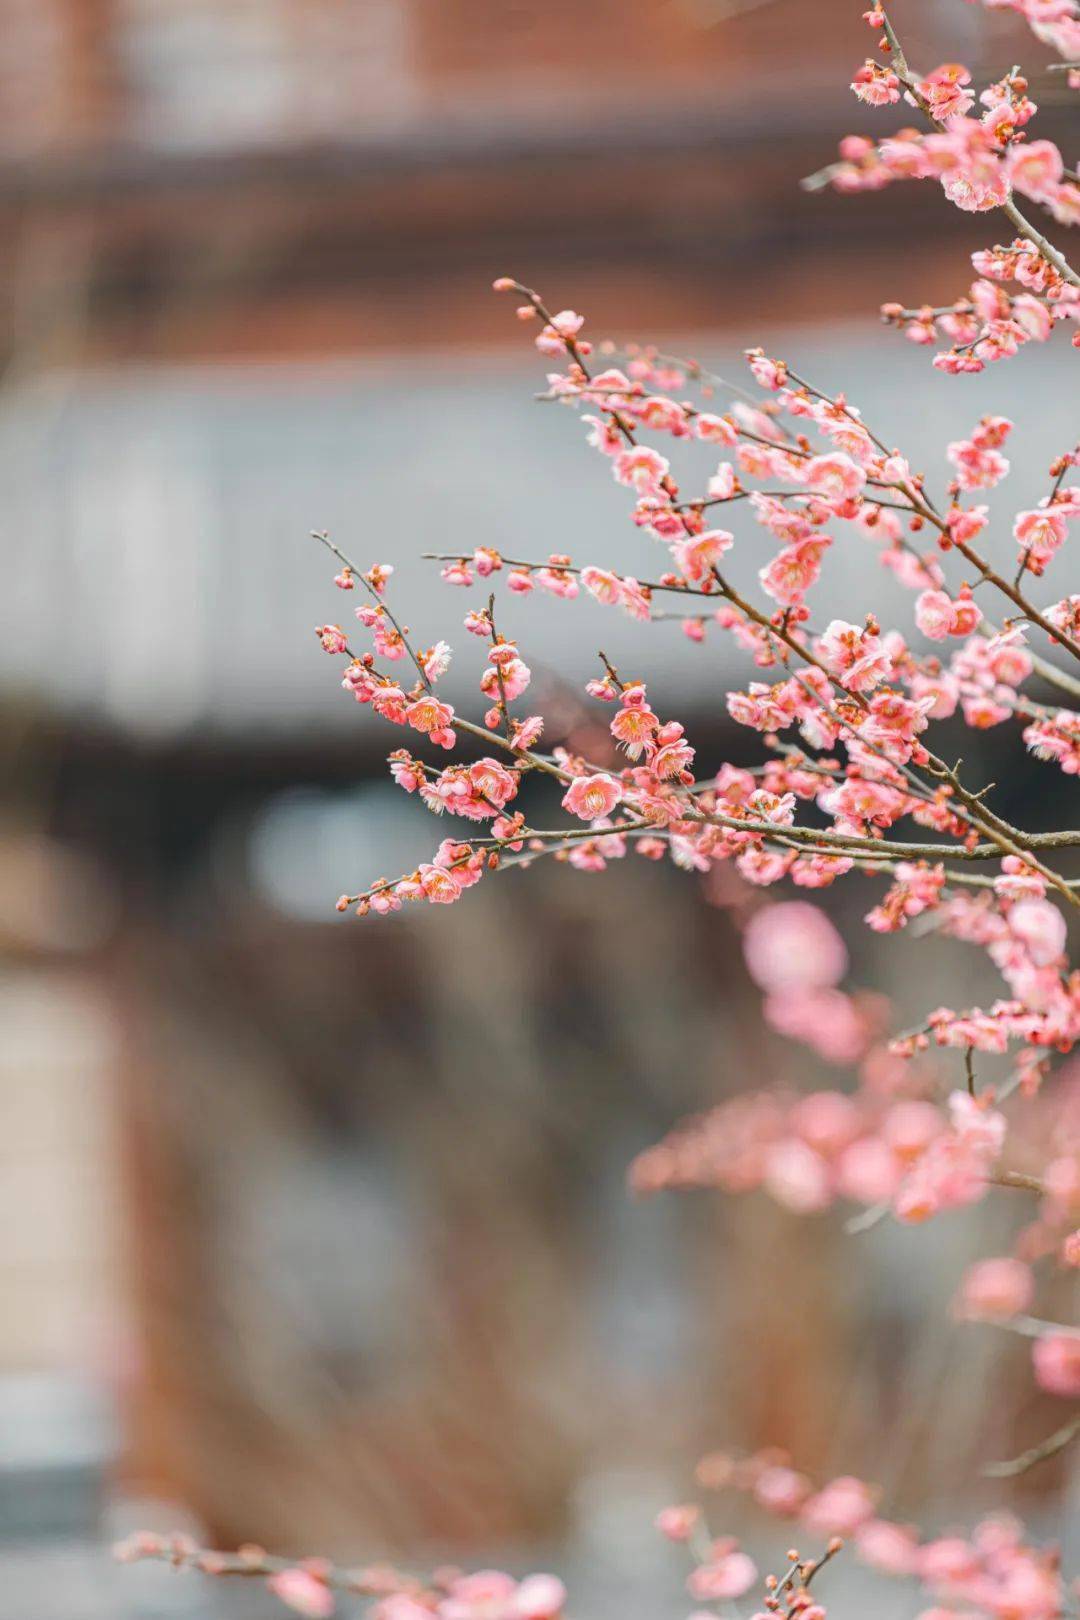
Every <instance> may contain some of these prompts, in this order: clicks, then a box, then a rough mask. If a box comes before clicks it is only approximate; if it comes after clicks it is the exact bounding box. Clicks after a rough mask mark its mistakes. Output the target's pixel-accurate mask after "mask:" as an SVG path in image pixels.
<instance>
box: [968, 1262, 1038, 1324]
mask: <svg viewBox="0 0 1080 1620" xmlns="http://www.w3.org/2000/svg"><path fill="white" fill-rule="evenodd" d="M1034 1293H1035V1281H1034V1278H1033V1277H1032V1274H1031V1267H1030V1266H1026V1265H1025V1264H1024V1262H1023V1261H1022V1260H1010V1259H1007V1258H1002V1259H993V1260H979V1261H976V1263H975V1264H974V1265H973V1266H969V1267H968V1269H967V1270H966V1271H965V1273H964V1276H963V1280H962V1281H961V1284H960V1293H959V1295H958V1296H957V1300H956V1310H957V1313H958V1314H959V1315H961V1316H966V1317H968V1318H970V1319H971V1320H975V1321H977V1320H979V1319H980V1318H983V1317H990V1318H993V1317H1008V1316H1016V1315H1018V1314H1019V1312H1021V1311H1026V1310H1028V1309H1029V1308H1030V1306H1031V1301H1032V1298H1033V1297H1034Z"/></svg>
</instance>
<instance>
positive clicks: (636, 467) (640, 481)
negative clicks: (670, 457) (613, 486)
mask: <svg viewBox="0 0 1080 1620" xmlns="http://www.w3.org/2000/svg"><path fill="white" fill-rule="evenodd" d="M669 467H670V463H669V462H668V461H667V460H666V459H665V458H664V457H663V456H662V455H660V454H659V453H658V452H657V451H656V450H651V449H650V448H649V447H648V445H643V444H638V445H634V446H633V447H632V448H631V449H628V450H620V451H619V454H618V455H617V456H616V457H615V458H614V460H613V461H612V464H611V470H612V472H613V474H614V475H615V478H616V480H617V481H618V482H619V483H620V484H627V485H628V486H629V487H630V488H631V489H636V490H637V492H638V494H639V495H659V493H660V485H661V483H662V482H663V480H664V479H665V478H666V477H667V475H668V470H669Z"/></svg>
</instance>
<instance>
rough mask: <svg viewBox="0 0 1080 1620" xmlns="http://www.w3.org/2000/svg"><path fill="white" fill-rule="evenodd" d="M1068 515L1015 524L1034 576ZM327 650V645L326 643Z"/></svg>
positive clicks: (1046, 510)
mask: <svg viewBox="0 0 1080 1620" xmlns="http://www.w3.org/2000/svg"><path fill="white" fill-rule="evenodd" d="M1069 515H1070V514H1069V513H1068V512H1067V511H1066V510H1065V509H1064V508H1063V507H1060V506H1057V507H1055V506H1041V507H1038V508H1037V509H1036V510H1035V511H1031V512H1021V513H1020V514H1019V516H1018V517H1017V519H1016V522H1015V523H1014V524H1013V534H1014V535H1015V537H1016V539H1017V540H1018V541H1019V542H1020V558H1021V560H1022V561H1026V564H1027V567H1028V569H1029V570H1030V571H1031V573H1033V574H1041V573H1042V572H1043V571H1044V570H1045V568H1046V565H1047V563H1048V562H1049V561H1050V559H1051V557H1052V556H1053V555H1054V553H1055V552H1056V551H1058V550H1060V548H1061V547H1062V546H1063V545H1064V544H1065V541H1066V540H1067V539H1068V537H1069V524H1068V518H1069ZM323 645H324V646H325V642H324V643H323Z"/></svg>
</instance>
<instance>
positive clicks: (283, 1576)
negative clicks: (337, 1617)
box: [266, 1569, 334, 1620]
mask: <svg viewBox="0 0 1080 1620" xmlns="http://www.w3.org/2000/svg"><path fill="white" fill-rule="evenodd" d="M266 1584H267V1586H268V1587H269V1589H270V1591H271V1592H273V1594H274V1596H275V1597H279V1598H280V1599H281V1601H282V1603H285V1604H287V1605H288V1607H289V1608H290V1609H295V1610H296V1613H297V1614H302V1615H305V1616H307V1617H308V1620H326V1616H327V1615H331V1614H333V1612H334V1594H333V1593H332V1592H331V1590H330V1588H329V1587H328V1586H327V1585H326V1583H325V1581H320V1580H317V1579H316V1577H315V1576H314V1575H309V1574H308V1572H307V1570H305V1569H283V1570H281V1571H280V1572H279V1573H278V1574H277V1575H271V1576H270V1579H269V1580H268V1581H267V1583H266Z"/></svg>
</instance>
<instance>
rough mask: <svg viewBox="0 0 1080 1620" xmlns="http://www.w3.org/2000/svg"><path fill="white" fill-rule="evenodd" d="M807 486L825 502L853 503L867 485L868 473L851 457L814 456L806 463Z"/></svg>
mask: <svg viewBox="0 0 1080 1620" xmlns="http://www.w3.org/2000/svg"><path fill="white" fill-rule="evenodd" d="M805 476H806V484H807V488H808V489H812V490H815V491H816V492H817V493H818V494H819V495H821V496H823V497H824V499H825V500H827V501H829V502H831V503H833V504H835V505H843V504H844V503H846V502H847V501H853V500H854V499H855V498H856V496H857V495H858V494H859V493H860V491H861V490H862V487H863V485H864V484H865V483H866V473H865V472H864V471H863V469H862V468H861V467H860V466H859V465H858V463H857V462H854V461H852V459H851V457H850V456H845V455H839V454H837V455H828V456H814V457H813V459H812V460H810V461H808V462H807V463H806V471H805Z"/></svg>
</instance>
